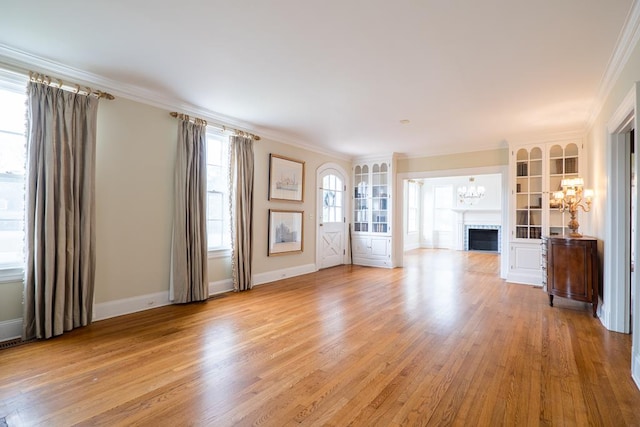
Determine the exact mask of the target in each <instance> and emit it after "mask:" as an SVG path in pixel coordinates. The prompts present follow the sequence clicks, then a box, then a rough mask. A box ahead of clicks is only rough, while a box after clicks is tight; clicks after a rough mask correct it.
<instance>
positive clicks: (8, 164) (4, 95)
mask: <svg viewBox="0 0 640 427" xmlns="http://www.w3.org/2000/svg"><path fill="white" fill-rule="evenodd" d="M14 80H16V79H15V78H14V79H7V78H5V76H4V75H3V74H0V280H15V279H19V278H20V277H21V276H22V270H23V264H24V194H25V190H24V188H25V182H24V176H25V157H26V148H25V147H26V145H25V144H26V139H25V131H26V129H25V124H26V98H27V97H26V93H25V90H26V80H24V81H19V82H18V81H14Z"/></svg>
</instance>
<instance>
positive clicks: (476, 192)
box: [458, 177, 485, 205]
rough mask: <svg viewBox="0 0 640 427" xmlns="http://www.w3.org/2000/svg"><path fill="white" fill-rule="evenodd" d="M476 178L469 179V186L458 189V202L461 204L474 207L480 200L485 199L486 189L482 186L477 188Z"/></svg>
mask: <svg viewBox="0 0 640 427" xmlns="http://www.w3.org/2000/svg"><path fill="white" fill-rule="evenodd" d="M474 182H475V178H473V177H471V178H469V186H468V187H467V186H466V185H462V186H460V187H458V200H460V203H463V204H467V205H473V204H475V203H476V202H477V201H478V200H480V199H482V198H483V197H484V191H485V190H484V187H483V186H482V185H478V186H476V185H475V184H474Z"/></svg>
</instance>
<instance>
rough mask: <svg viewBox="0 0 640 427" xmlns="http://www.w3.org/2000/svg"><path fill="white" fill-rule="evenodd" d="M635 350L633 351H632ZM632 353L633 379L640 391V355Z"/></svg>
mask: <svg viewBox="0 0 640 427" xmlns="http://www.w3.org/2000/svg"><path fill="white" fill-rule="evenodd" d="M632 350H633V349H632ZM633 353H634V352H633V351H632V352H631V356H632V361H631V378H633V381H635V383H636V386H637V387H638V389H640V353H636V354H635V355H634V354H633Z"/></svg>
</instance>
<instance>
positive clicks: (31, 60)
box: [0, 43, 352, 161]
mask: <svg viewBox="0 0 640 427" xmlns="http://www.w3.org/2000/svg"><path fill="white" fill-rule="evenodd" d="M0 68H5V69H6V70H8V71H10V72H13V73H17V74H23V75H28V73H29V71H37V72H39V73H44V74H50V75H51V76H52V77H57V78H60V79H63V80H64V79H66V80H71V81H73V82H74V83H77V84H80V85H86V86H92V87H95V88H97V89H100V90H102V91H105V92H109V93H111V94H113V95H114V96H117V97H121V98H125V99H128V100H131V101H135V102H139V103H141V104H145V105H149V106H152V107H156V108H160V109H163V110H167V111H179V112H182V113H185V114H188V115H190V116H196V117H201V118H203V119H205V120H206V121H208V122H210V123H212V124H217V125H221V126H226V127H232V128H235V129H238V130H241V131H245V132H249V133H253V134H258V135H260V136H261V137H262V138H264V139H269V140H273V141H276V142H281V143H283V144H286V145H291V146H293V147H298V148H301V149H304V150H308V151H312V152H315V153H318V154H323V155H327V156H331V157H334V158H338V159H341V160H347V161H350V160H351V159H352V157H351V156H348V155H345V154H344V153H339V152H335V151H331V150H325V149H323V148H319V147H315V146H313V145H312V144H310V143H306V142H299V141H293V140H291V138H290V137H289V136H287V135H286V134H282V133H279V132H274V131H273V130H269V129H266V128H263V127H260V126H256V125H254V124H252V123H249V122H245V121H242V120H239V119H237V118H234V117H230V116H226V115H224V114H220V113H217V112H215V111H212V110H209V109H206V108H202V107H199V106H197V105H193V104H190V103H187V102H184V101H181V100H178V99H175V98H171V97H167V96H164V95H162V94H160V93H158V92H155V91H151V90H148V89H145V88H142V87H139V86H136V85H131V84H128V83H125V82H122V81H117V80H113V79H110V78H107V77H104V76H101V75H98V74H94V73H90V72H88V71H84V70H81V69H79V68H75V67H71V66H68V65H64V64H61V63H59V62H56V61H52V60H50V59H47V58H43V57H40V56H37V55H33V54H31V53H28V52H24V51H21V50H19V49H15V48H13V47H11V46H7V45H4V44H1V43H0Z"/></svg>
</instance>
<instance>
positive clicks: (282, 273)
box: [253, 264, 318, 285]
mask: <svg viewBox="0 0 640 427" xmlns="http://www.w3.org/2000/svg"><path fill="white" fill-rule="evenodd" d="M316 271H318V269H317V268H316V265H315V264H305V265H299V266H297V267H291V268H283V269H282V270H275V271H268V272H266V273H260V274H254V275H253V284H254V285H263V284H265V283H269V282H275V281H276V280H281V279H286V278H287V277H295V276H302V275H303V274H309V273H314V272H316Z"/></svg>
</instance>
